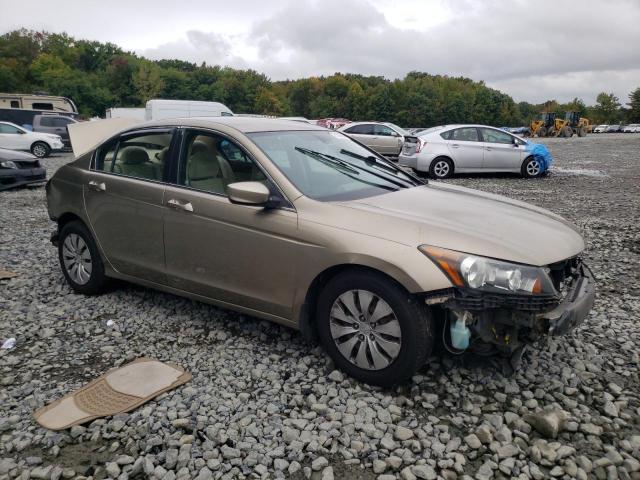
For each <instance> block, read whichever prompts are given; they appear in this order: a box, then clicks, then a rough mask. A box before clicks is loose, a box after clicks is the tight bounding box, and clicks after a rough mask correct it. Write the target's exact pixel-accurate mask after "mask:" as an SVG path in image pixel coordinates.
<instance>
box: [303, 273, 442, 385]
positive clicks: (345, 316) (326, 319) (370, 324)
mask: <svg viewBox="0 0 640 480" xmlns="http://www.w3.org/2000/svg"><path fill="white" fill-rule="evenodd" d="M316 320H317V326H318V334H319V337H320V340H321V342H322V344H323V346H324V348H325V350H326V352H327V353H328V354H329V356H330V357H331V358H332V359H333V361H334V363H335V364H336V366H338V368H340V369H341V370H343V371H344V372H346V373H347V374H348V375H350V376H351V377H353V378H355V379H357V380H359V381H362V382H365V383H369V384H373V385H379V386H383V387H388V386H391V385H394V384H397V383H400V382H403V381H405V380H407V379H408V378H410V377H411V376H412V375H413V374H414V373H415V372H416V371H417V370H418V368H420V367H421V366H422V365H424V363H425V361H426V359H427V357H428V355H429V354H430V353H431V350H432V348H433V341H434V333H433V332H434V327H433V320H432V317H431V316H430V314H429V311H428V310H427V308H426V307H425V306H424V305H421V304H420V303H419V302H418V301H416V299H414V298H413V297H412V296H411V295H409V294H408V293H407V292H405V291H404V290H403V289H402V287H400V286H399V285H397V284H396V283H395V282H394V281H393V280H391V279H388V278H386V277H384V276H382V275H380V274H376V273H369V272H346V273H342V274H340V275H338V276H337V277H335V278H334V279H333V280H332V281H331V282H330V283H329V284H328V285H327V286H326V287H325V288H324V289H323V290H322V292H321V293H320V296H319V299H318V305H317V311H316Z"/></svg>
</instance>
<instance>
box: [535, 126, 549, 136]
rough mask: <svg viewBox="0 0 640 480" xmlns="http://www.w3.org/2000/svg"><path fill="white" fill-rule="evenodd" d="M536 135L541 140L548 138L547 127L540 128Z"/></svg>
mask: <svg viewBox="0 0 640 480" xmlns="http://www.w3.org/2000/svg"><path fill="white" fill-rule="evenodd" d="M536 133H537V135H538V137H540V138H542V137H546V136H547V129H546V128H545V127H540V128H539V129H538V131H537V132H536Z"/></svg>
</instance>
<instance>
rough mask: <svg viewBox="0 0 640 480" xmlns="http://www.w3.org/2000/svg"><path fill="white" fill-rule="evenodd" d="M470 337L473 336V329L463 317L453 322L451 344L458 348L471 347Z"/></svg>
mask: <svg viewBox="0 0 640 480" xmlns="http://www.w3.org/2000/svg"><path fill="white" fill-rule="evenodd" d="M469 337H471V331H470V330H469V327H467V326H466V325H465V323H464V320H463V319H461V318H458V319H456V321H455V322H454V323H452V324H451V346H452V347H453V348H457V349H458V350H466V349H467V348H468V347H469Z"/></svg>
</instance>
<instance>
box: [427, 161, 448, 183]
mask: <svg viewBox="0 0 640 480" xmlns="http://www.w3.org/2000/svg"><path fill="white" fill-rule="evenodd" d="M429 175H431V177H432V178H437V179H443V178H449V177H450V176H451V175H453V162H452V161H451V160H449V159H448V158H444V157H438V158H436V159H435V160H434V161H433V162H431V165H430V166H429Z"/></svg>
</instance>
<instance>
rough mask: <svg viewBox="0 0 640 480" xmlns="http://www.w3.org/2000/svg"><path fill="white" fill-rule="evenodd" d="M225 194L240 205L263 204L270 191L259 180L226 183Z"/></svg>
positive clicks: (267, 199) (267, 198) (266, 200)
mask: <svg viewBox="0 0 640 480" xmlns="http://www.w3.org/2000/svg"><path fill="white" fill-rule="evenodd" d="M227 195H228V196H229V200H231V202H233V203H239V204H241V205H265V204H266V203H267V202H268V201H269V196H270V195H271V192H270V191H269V189H268V188H267V187H266V186H265V185H264V184H263V183H260V182H236V183H230V184H229V185H227Z"/></svg>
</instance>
